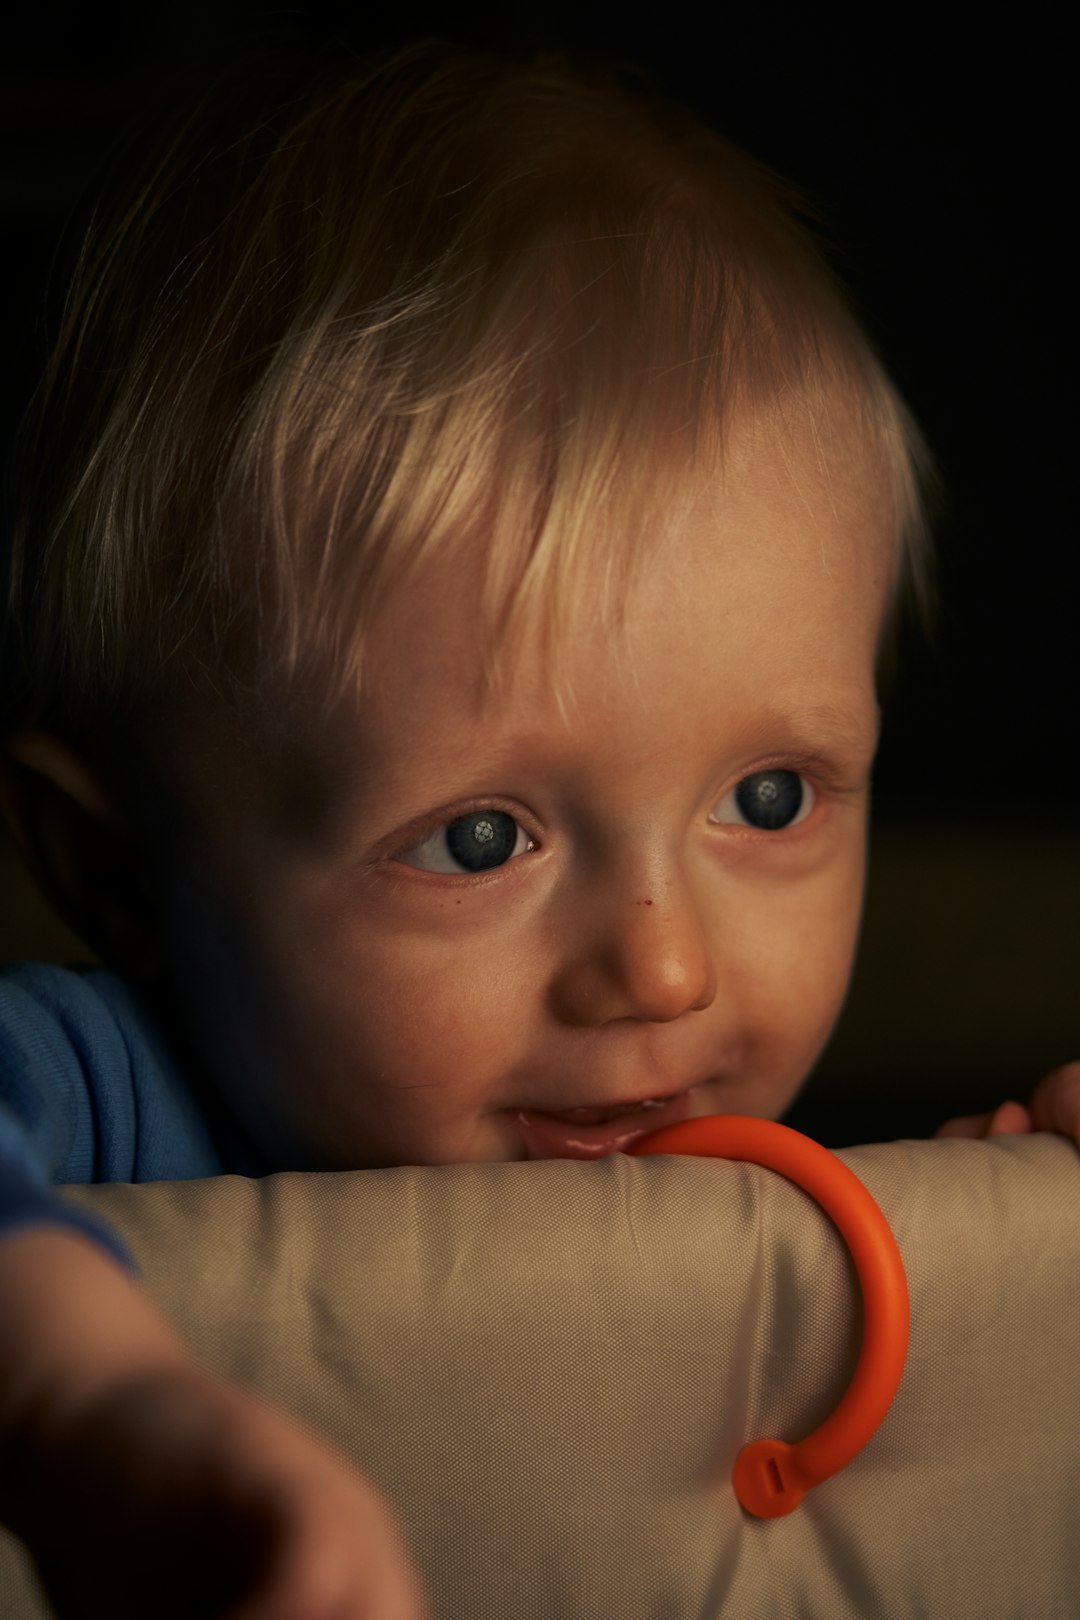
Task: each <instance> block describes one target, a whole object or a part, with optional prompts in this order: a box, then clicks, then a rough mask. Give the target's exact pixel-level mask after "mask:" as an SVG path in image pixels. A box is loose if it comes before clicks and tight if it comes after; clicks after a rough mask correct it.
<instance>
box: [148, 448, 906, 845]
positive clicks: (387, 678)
mask: <svg viewBox="0 0 1080 1620" xmlns="http://www.w3.org/2000/svg"><path fill="white" fill-rule="evenodd" d="M614 538H615V540H616V541H617V538H618V537H617V536H615V537H614ZM892 560H893V559H892V540H891V535H890V529H889V523H888V521H887V515H886V503H885V502H883V500H882V499H881V495H880V480H879V479H877V478H876V477H875V476H874V475H873V471H872V469H871V468H869V467H868V465H867V458H866V457H865V456H862V455H860V454H858V453H857V452H853V451H852V450H851V449H850V446H849V443H848V441H845V440H844V439H842V438H840V439H839V440H838V441H837V442H835V443H833V444H831V445H828V444H826V445H823V444H822V443H821V442H820V441H819V440H818V439H816V438H815V437H814V436H813V435H810V434H807V435H805V436H803V437H802V438H799V437H798V436H796V435H790V434H787V435H780V434H777V433H770V432H768V431H766V430H764V429H762V428H761V427H760V426H758V427H756V428H754V429H753V430H747V431H745V432H743V433H742V434H741V435H740V436H738V437H737V438H733V439H732V440H731V441H730V442H729V444H728V446H727V447H726V452H725V456H724V461H723V465H722V466H721V467H719V468H714V469H712V470H710V471H709V472H708V473H707V474H704V475H702V476H701V477H700V478H699V479H696V480H695V481H694V483H693V486H692V487H690V488H688V489H687V491H686V498H685V501H684V502H683V503H682V505H681V507H680V509H679V510H678V511H677V512H675V513H673V514H672V515H671V518H670V521H668V522H664V521H663V519H662V515H661V518H660V519H658V526H657V530H656V532H655V533H653V534H652V535H650V536H649V537H648V544H647V546H646V547H645V549H644V553H643V556H642V559H641V565H640V567H639V568H638V569H637V570H636V572H635V573H634V574H633V576H632V578H631V580H630V582H629V584H628V585H627V588H626V589H625V591H624V592H622V593H621V594H620V595H619V597H618V599H617V600H608V599H607V598H606V597H605V593H604V584H605V580H606V578H607V577H608V575H607V568H606V562H605V555H604V548H603V547H597V548H596V550H595V551H594V552H591V553H587V554H586V555H585V556H584V557H583V558H582V559H581V561H580V564H579V566H578V567H577V569H576V571H575V573H574V576H573V579H572V582H571V583H572V589H571V590H570V591H569V592H568V593H567V597H566V600H565V602H564V604H563V606H562V608H561V609H560V611H559V612H558V613H557V614H556V615H555V616H554V617H551V616H548V614H547V611H546V607H547V604H546V603H544V602H543V601H541V602H540V603H538V605H537V606H536V608H535V609H534V611H533V612H532V614H531V616H530V617H528V618H527V620H526V621H525V623H524V625H523V628H522V629H521V631H520V634H517V635H515V636H514V637H513V638H512V639H509V640H507V641H506V642H504V643H503V645H502V646H501V649H500V651H499V655H498V658H497V662H496V665H495V670H494V678H492V670H491V667H490V664H489V660H488V657H487V652H488V648H489V647H490V632H491V630H492V626H491V625H490V624H489V623H487V622H486V621H485V610H484V606H483V601H484V592H483V579H484V564H483V558H482V557H480V556H478V555H471V556H470V555H464V556H463V555H460V554H458V555H451V554H450V553H443V554H440V555H438V556H436V557H434V558H432V559H430V560H429V561H427V562H425V563H424V564H423V566H422V567H421V568H420V569H419V570H418V571H417V572H416V573H415V574H414V575H413V576H412V577H411V578H410V580H409V581H408V582H407V583H405V584H402V585H401V586H399V587H398V588H397V590H396V591H395V593H394V594H393V595H392V597H391V599H390V601H389V603H388V605H387V607H386V609H385V611H384V612H383V614H382V615H381V616H380V618H379V619H378V620H377V622H376V624H375V626H374V629H373V633H372V634H371V636H370V639H369V641H368V643H367V644H366V648H365V652H366V663H365V666H364V681H363V684H362V686H361V688H360V690H359V691H358V692H357V693H356V694H355V695H350V696H349V697H348V698H347V699H346V700H345V701H343V702H340V703H338V704H336V705H334V706H333V707H328V706H327V705H325V704H320V702H319V700H318V697H317V696H313V695H311V694H308V695H306V696H304V697H303V698H300V699H298V700H297V701H296V702H294V703H291V704H285V705H281V706H274V707H272V708H271V707H264V708H263V709H261V710H260V711H259V712H258V713H256V714H254V715H252V716H251V717H250V719H249V720H248V721H247V722H246V723H245V724H244V726H243V736H242V737H238V736H237V735H236V725H235V722H233V724H232V725H230V724H229V722H228V720H227V719H224V718H222V717H219V721H218V722H217V723H215V725H214V726H213V727H208V728H203V727H202V726H201V724H200V725H198V726H197V727H196V728H195V731H193V733H192V739H193V742H192V750H191V751H190V752H189V756H188V757H189V758H190V759H191V760H192V761H193V770H192V772H191V773H190V779H191V781H192V787H193V793H192V796H193V798H194V800H195V801H196V803H197V804H199V803H200V802H201V806H202V808H203V809H204V810H206V809H207V807H208V806H210V805H214V806H216V807H217V808H218V809H222V808H224V807H225V806H227V807H228V810H229V813H230V815H235V816H236V817H237V818H238V819H239V820H245V819H247V818H248V817H249V816H252V817H254V816H256V815H257V816H261V817H264V818H265V816H266V815H267V813H268V812H270V811H271V809H272V813H273V817H274V819H275V820H276V821H278V822H279V823H280V824H281V826H282V827H283V828H288V829H289V830H290V831H300V830H304V831H305V833H307V832H310V833H311V835H312V836H316V837H320V836H322V835H323V834H324V833H325V835H327V836H331V835H332V833H331V829H332V827H333V823H334V820H335V818H336V814H337V811H338V807H339V806H341V805H343V804H345V803H356V802H358V801H360V800H363V799H365V798H367V797H368V796H370V795H373V794H375V793H376V792H377V793H378V794H380V795H383V794H385V795H386V796H387V798H388V799H391V800H393V799H396V798H397V797H399V796H400V797H401V799H402V801H403V802H404V801H405V800H407V799H408V798H409V796H410V794H411V792H412V791H413V788H414V785H415V782H416V778H417V774H418V772H422V774H423V776H424V778H425V781H426V782H427V783H430V786H431V790H432V792H436V791H437V787H438V782H439V779H440V777H443V776H445V777H447V778H449V777H450V776H451V775H452V776H454V778H455V780H460V778H461V772H462V763H463V758H464V760H465V761H466V763H468V760H469V759H470V757H471V758H472V759H473V760H475V763H476V774H477V788H478V790H479V789H480V786H481V783H480V777H481V776H482V774H483V770H484V768H485V767H486V764H487V763H490V764H491V765H492V766H501V763H502V762H503V761H504V760H506V761H509V760H510V759H535V760H537V761H540V760H542V759H551V760H557V759H569V758H570V757H571V755H572V754H573V751H574V750H575V749H577V750H579V751H580V749H581V748H582V747H584V748H585V749H586V750H587V751H589V752H590V753H592V754H593V755H594V756H595V757H596V758H597V759H598V760H599V759H600V757H601V755H603V757H604V759H605V761H606V763H607V765H608V767H609V768H610V769H613V770H617V769H618V760H619V757H620V750H623V753H624V755H625V754H626V753H627V752H629V751H633V750H637V749H640V747H641V745H642V735H643V733H642V723H643V722H645V723H649V724H651V725H652V728H653V732H654V734H655V735H657V736H662V737H664V738H666V739H668V740H669V741H670V743H671V745H672V748H673V749H677V748H678V747H680V746H681V747H685V748H686V749H688V750H689V749H693V750H697V749H699V748H701V747H705V746H712V739H710V738H708V737H705V736H703V735H702V734H701V733H702V729H703V728H706V727H709V728H714V729H715V732H716V739H715V741H716V743H717V745H719V744H720V742H721V741H723V743H724V746H728V745H730V746H731V747H732V748H735V749H737V748H738V747H739V746H741V745H742V740H743V739H745V742H746V745H747V746H750V744H751V743H752V741H753V740H754V738H755V737H756V736H757V734H758V733H764V732H765V731H766V730H769V729H770V728H771V732H770V734H773V735H776V736H778V737H780V736H786V735H788V734H790V735H791V737H792V741H793V743H797V742H799V741H800V740H801V738H802V731H801V730H800V726H799V724H797V723H796V722H797V721H798V717H799V716H800V715H803V716H806V715H815V716H817V717H818V719H819V720H821V719H825V720H826V721H828V718H829V717H830V716H832V717H833V721H834V724H833V726H832V729H833V730H836V729H838V728H839V729H842V728H843V727H844V726H845V725H847V726H850V725H854V726H855V727H856V729H860V728H861V730H862V732H863V733H864V735H866V736H869V735H870V733H871V732H872V730H873V727H874V722H875V716H876V710H875V706H874V690H873V670H874V660H875V651H876V646H877V640H878V634H879V629H880V624H881V620H882V616H883V611H884V606H885V602H886V597H887V594H888V590H889V586H890V581H891V578H892ZM605 601H606V603H607V605H606V608H605V607H604V605H603V604H604V603H605ZM699 696H700V697H701V699H702V701H701V702H699V701H698V698H699ZM789 720H790V722H791V725H790V727H789V732H788V733H785V732H784V731H783V729H782V727H783V725H786V724H787V723H788V721H789ZM778 726H780V727H781V729H780V730H778V729H777V727H778ZM695 727H696V728H697V729H696V730H695ZM805 729H806V728H803V730H805ZM826 729H829V727H828V724H827V725H826ZM182 753H183V750H177V757H179V756H180V754H182ZM399 790H400V794H399Z"/></svg>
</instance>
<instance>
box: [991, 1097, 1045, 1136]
mask: <svg viewBox="0 0 1080 1620" xmlns="http://www.w3.org/2000/svg"><path fill="white" fill-rule="evenodd" d="M1033 1129H1034V1127H1033V1125H1032V1123H1031V1115H1030V1113H1029V1112H1028V1110H1027V1109H1026V1108H1025V1107H1024V1105H1023V1103H1018V1102H1003V1103H1002V1104H1001V1106H1000V1107H998V1108H995V1109H994V1112H993V1113H992V1114H991V1115H990V1116H989V1119H988V1121H987V1126H986V1130H985V1131H984V1132H983V1135H984V1136H1027V1135H1028V1133H1029V1132H1030V1131H1031V1130H1033Z"/></svg>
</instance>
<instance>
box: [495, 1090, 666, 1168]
mask: <svg viewBox="0 0 1080 1620" xmlns="http://www.w3.org/2000/svg"><path fill="white" fill-rule="evenodd" d="M689 1116H690V1092H689V1091H679V1092H676V1093H675V1095H674V1096H670V1097H646V1098H644V1099H642V1100H640V1101H637V1102H623V1103H611V1104H609V1105H608V1106H607V1107H603V1108H564V1109H562V1110H561V1111H560V1112H558V1113H550V1114H549V1113H543V1112H541V1111H540V1110H539V1109H523V1110H521V1111H520V1112H519V1113H517V1114H515V1115H514V1123H515V1125H516V1126H517V1129H518V1134H519V1135H520V1137H521V1140H522V1142H523V1143H524V1146H525V1157H526V1158H527V1159H603V1158H606V1157H607V1155H608V1154H609V1153H621V1152H622V1151H623V1149H624V1148H626V1147H627V1146H629V1144H630V1143H631V1142H636V1141H637V1140H638V1138H639V1137H642V1136H648V1135H649V1134H650V1132H652V1131H658V1130H661V1129H662V1128H663V1127H664V1126H666V1125H681V1124H682V1122H683V1120H684V1119H688V1118H689Z"/></svg>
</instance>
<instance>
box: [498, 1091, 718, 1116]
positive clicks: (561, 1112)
mask: <svg viewBox="0 0 1080 1620" xmlns="http://www.w3.org/2000/svg"><path fill="white" fill-rule="evenodd" d="M693 1090H694V1086H693V1085H692V1084H691V1085H684V1086H673V1087H671V1088H670V1089H669V1090H666V1091H643V1092H642V1093H641V1095H640V1096H638V1097H611V1098H607V1097H597V1098H595V1099H593V1101H591V1102H582V1101H581V1096H580V1093H579V1095H578V1097H577V1099H576V1100H575V1101H574V1102H567V1103H561V1104H551V1103H547V1104H546V1105H545V1106H544V1107H543V1108H536V1107H526V1108H524V1109H523V1110H521V1111H522V1112H524V1113H528V1114H556V1115H558V1116H560V1117H565V1116H566V1115H567V1114H577V1113H581V1112H588V1113H592V1112H593V1111H594V1110H597V1111H603V1112H605V1113H609V1114H610V1113H627V1114H628V1113H631V1112H632V1111H633V1110H634V1109H635V1108H641V1107H643V1106H644V1104H645V1103H656V1104H658V1105H659V1106H663V1104H664V1103H669V1102H672V1101H673V1100H674V1099H675V1098H676V1097H681V1096H683V1094H684V1093H685V1092H687V1091H693Z"/></svg>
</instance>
